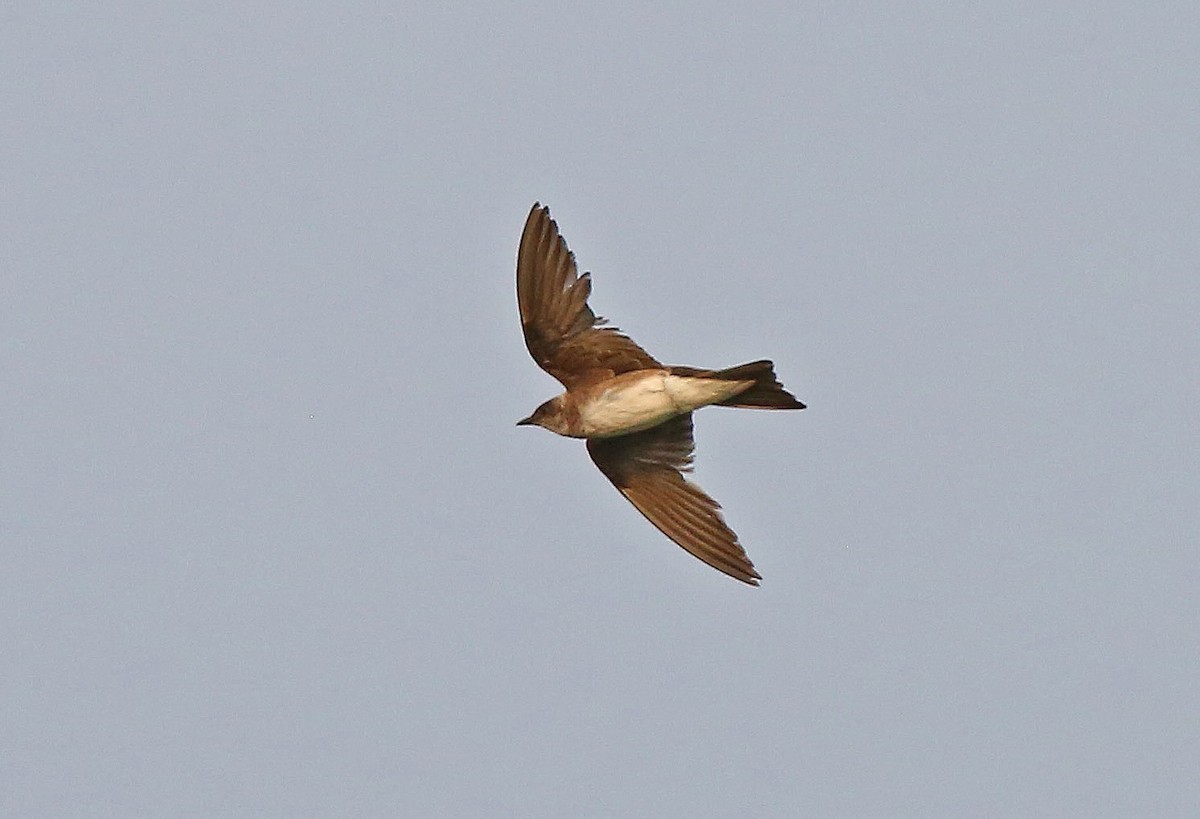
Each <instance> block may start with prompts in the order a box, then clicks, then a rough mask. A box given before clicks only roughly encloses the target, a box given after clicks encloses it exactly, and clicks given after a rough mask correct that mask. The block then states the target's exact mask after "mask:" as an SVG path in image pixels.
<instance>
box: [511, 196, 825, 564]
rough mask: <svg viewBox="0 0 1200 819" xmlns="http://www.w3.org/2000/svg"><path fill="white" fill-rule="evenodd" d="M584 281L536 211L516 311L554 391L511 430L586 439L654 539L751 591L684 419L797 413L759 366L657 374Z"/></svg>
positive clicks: (767, 369)
mask: <svg viewBox="0 0 1200 819" xmlns="http://www.w3.org/2000/svg"><path fill="white" fill-rule="evenodd" d="M591 290H592V281H591V274H590V273H584V274H583V275H580V274H579V271H578V267H577V266H576V263H575V254H573V253H572V252H571V250H570V249H569V248H568V247H567V243H566V240H565V239H564V238H563V237H562V235H561V234H560V233H559V230H558V224H557V223H556V222H555V221H554V219H552V218H551V216H550V208H549V207H547V206H543V205H542V204H540V203H538V202H535V203H534V205H533V208H532V209H531V210H530V211H529V217H528V218H527V219H526V220H525V228H524V230H523V231H522V233H521V243H520V247H519V249H518V251H517V305H518V309H519V311H520V314H521V329H522V332H523V334H524V337H525V346H526V347H527V348H528V350H529V354H530V355H531V356H532V357H533V360H534V361H535V362H536V363H537V364H538V366H539V367H541V368H542V369H543V370H545V371H546V372H547V373H549V374H550V375H552V376H553V377H554V378H556V379H558V381H559V382H560V383H561V384H562V385H563V387H565V391H564V392H563V393H562V394H560V395H557V396H555V397H554V398H551V399H550V400H548V401H546V402H544V403H543V404H541V406H539V407H538V408H537V409H535V410H534V411H533V413H532V414H531V415H529V416H528V417H527V418H522V419H521V420H520V421H518V422H517V426H539V427H543V428H545V429H548V430H550V431H551V432H554V433H557V434H558V435H562V436H565V437H569V438H582V439H585V441H586V446H587V451H588V455H590V456H591V459H592V461H593V462H594V463H595V465H596V466H597V467H598V468H599V469H600V472H602V473H603V474H604V476H605V477H606V478H608V480H609V481H611V482H612V484H613V485H614V486H615V487H616V488H617V490H618V491H620V493H621V494H622V495H624V496H625V498H626V499H628V500H629V502H630V503H632V504H633V505H634V507H635V508H636V509H637V510H638V511H639V512H641V513H642V514H643V515H644V516H645V517H646V518H647V519H648V520H649V521H650V522H651V523H652V524H654V525H655V526H656V527H657V528H658V529H659V530H660V531H661V532H662V533H663V534H664V535H666V536H667V537H668V538H670V539H671V540H672V541H674V542H675V543H677V544H678V545H680V546H682V547H683V548H684V549H686V550H687V551H688V552H690V553H691V554H692V555H694V556H695V557H697V558H699V559H700V560H702V561H704V562H705V563H707V564H708V565H709V566H711V567H713V568H714V569H717V570H718V571H721V572H724V573H725V574H727V575H729V576H730V577H732V578H735V579H737V580H740V581H742V582H743V583H747V584H749V585H751V586H757V585H758V584H759V581H760V580H762V575H760V574H759V573H758V572H757V571H756V570H755V568H754V564H753V563H752V562H751V561H750V558H749V557H748V556H747V554H746V550H745V549H743V548H742V545H741V543H739V542H738V537H737V535H736V534H735V533H734V531H733V530H732V529H730V528H729V526H728V525H727V524H726V523H725V519H724V517H723V516H722V514H721V506H720V504H718V503H717V502H716V501H715V500H713V499H712V498H711V497H710V496H709V495H707V494H705V492H704V490H702V489H701V488H700V487H699V486H697V485H696V484H695V483H694V482H692V481H690V480H688V479H687V478H686V477H685V476H684V473H690V472H691V471H692V461H693V454H694V450H695V442H694V438H693V434H692V413H693V412H694V411H695V410H697V409H700V408H701V407H705V406H710V405H716V406H722V407H740V408H748V409H769V410H802V409H804V408H805V405H804V404H803V403H801V402H800V401H798V400H797V399H796V397H795V396H794V395H792V394H791V393H790V392H788V391H787V390H786V389H784V388H783V385H782V384H780V383H779V381H778V379H777V378H776V376H775V365H774V363H773V362H771V361H769V360H760V361H752V362H750V363H749V364H742V365H740V366H737V367H729V368H727V369H723V370H710V369H699V368H696V367H678V366H666V365H663V364H661V363H659V362H658V360H657V359H655V358H654V357H653V356H651V355H650V354H649V353H647V352H646V351H645V350H643V349H642V348H641V347H640V346H638V344H637V343H635V342H634V341H633V340H632V339H630V338H629V337H628V336H627V335H625V334H624V333H622V332H621V331H620V330H619V328H617V327H613V326H608V322H607V320H605V319H603V318H601V317H599V316H597V315H596V314H595V313H593V312H592V309H591V308H590V307H589V306H588V297H589V295H590V294H591Z"/></svg>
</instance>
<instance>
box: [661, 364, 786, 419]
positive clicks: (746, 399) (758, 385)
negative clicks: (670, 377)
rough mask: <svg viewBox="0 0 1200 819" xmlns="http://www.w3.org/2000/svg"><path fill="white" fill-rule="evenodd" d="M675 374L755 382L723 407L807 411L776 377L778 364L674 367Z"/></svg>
mask: <svg viewBox="0 0 1200 819" xmlns="http://www.w3.org/2000/svg"><path fill="white" fill-rule="evenodd" d="M671 372H672V373H673V374H675V375H689V376H702V377H707V378H720V379H721V380H722V381H753V382H754V383H753V384H751V385H750V386H749V387H747V388H746V389H745V390H743V391H742V392H740V393H738V394H737V395H735V396H733V397H732V398H727V399H725V400H724V401H721V402H720V403H719V404H718V406H721V407H744V408H747V409H804V404H802V403H800V402H799V401H797V400H796V396H794V395H792V394H791V393H790V392H788V391H787V390H785V389H784V388H783V385H782V384H780V383H779V380H778V379H777V378H776V377H775V365H774V364H773V363H772V362H770V361H767V360H763V361H751V362H750V363H749V364H741V365H739V366H737V367H730V368H729V369H727V370H696V369H692V368H691V367H672V368H671Z"/></svg>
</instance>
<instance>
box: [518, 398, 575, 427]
mask: <svg viewBox="0 0 1200 819" xmlns="http://www.w3.org/2000/svg"><path fill="white" fill-rule="evenodd" d="M517 426H519V427H526V426H536V427H544V428H545V429H548V430H550V431H551V432H557V433H558V434H559V435H567V434H568V433H567V417H566V413H565V412H563V401H562V396H561V395H558V396H555V397H554V398H551V399H550V400H549V401H547V402H545V403H544V404H542V405H541V406H540V407H538V408H537V409H535V410H534V411H533V415H530V416H529V417H528V418H522V419H521V420H520V421H517Z"/></svg>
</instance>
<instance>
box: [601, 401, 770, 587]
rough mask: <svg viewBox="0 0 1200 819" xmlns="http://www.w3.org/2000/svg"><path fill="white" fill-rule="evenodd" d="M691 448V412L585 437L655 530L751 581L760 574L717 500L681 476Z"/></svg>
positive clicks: (689, 460) (732, 574)
mask: <svg viewBox="0 0 1200 819" xmlns="http://www.w3.org/2000/svg"><path fill="white" fill-rule="evenodd" d="M693 448H694V445H693V442H692V416H691V413H688V414H687V415H680V416H677V417H675V418H672V419H671V420H669V421H666V422H665V423H662V424H660V425H659V426H656V427H653V428H651V429H648V430H645V431H643V432H635V433H633V434H631V435H622V436H620V437H617V438H592V439H589V440H588V442H587V449H588V454H589V455H591V456H592V460H593V461H595V463H596V466H598V467H600V471H601V472H603V473H604V475H605V476H606V477H607V478H608V479H609V480H610V481H612V482H613V485H614V486H615V487H617V489H619V490H620V491H621V494H622V495H624V496H625V497H626V498H627V499H628V500H629V502H630V503H632V504H633V505H634V506H636V507H637V510H638V511H639V512H641V513H642V514H643V515H645V516H646V518H647V519H648V520H649V521H650V522H651V523H653V524H654V525H655V526H657V527H658V529H659V531H661V532H662V533H663V534H664V535H666V536H667V537H669V538H670V539H671V540H673V541H675V542H676V543H678V544H679V545H680V546H682V547H683V548H685V549H687V550H688V551H689V552H691V553H692V554H693V555H695V556H696V557H698V558H700V559H701V560H703V561H704V562H705V563H707V564H708V565H710V566H712V567H713V568H714V569H717V570H718V571H722V572H724V573H725V574H727V575H729V576H730V577H733V578H736V579H738V580H741V581H742V582H743V583H749V584H750V585H752V586H757V585H758V581H759V580H761V579H762V576H761V575H759V573H758V572H756V571H755V570H754V564H753V563H751V562H750V558H749V557H747V556H746V551H745V550H744V549H743V548H742V546H741V544H739V543H738V539H737V535H736V534H734V532H733V530H732V529H730V528H729V527H728V526H727V525H726V524H725V520H724V519H723V518H722V517H721V512H720V509H721V506H720V504H718V503H717V502H716V501H715V500H713V499H712V498H710V497H709V496H708V495H706V494H705V493H704V492H703V490H701V489H700V487H698V486H696V484H694V483H692V482H691V481H688V480H686V479H685V478H684V477H683V473H684V472H690V471H691V469H692V450H693Z"/></svg>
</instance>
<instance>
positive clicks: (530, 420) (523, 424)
mask: <svg viewBox="0 0 1200 819" xmlns="http://www.w3.org/2000/svg"><path fill="white" fill-rule="evenodd" d="M517 426H519V427H528V426H533V416H532V415H530V416H529V417H528V418H522V419H521V420H520V421H517Z"/></svg>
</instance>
